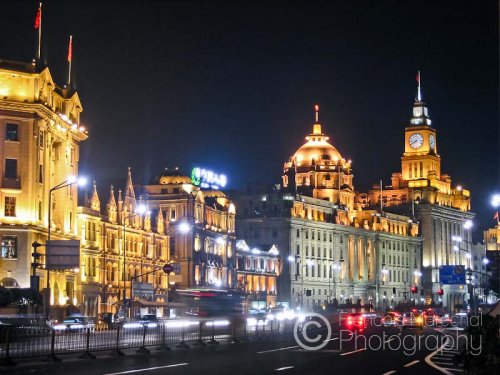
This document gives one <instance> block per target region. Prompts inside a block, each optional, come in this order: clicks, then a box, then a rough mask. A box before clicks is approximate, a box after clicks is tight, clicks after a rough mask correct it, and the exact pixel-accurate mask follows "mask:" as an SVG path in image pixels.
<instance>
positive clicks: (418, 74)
mask: <svg viewBox="0 0 500 375" xmlns="http://www.w3.org/2000/svg"><path fill="white" fill-rule="evenodd" d="M417 82H418V84H419V85H420V70H419V71H418V73H417Z"/></svg>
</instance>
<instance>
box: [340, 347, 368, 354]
mask: <svg viewBox="0 0 500 375" xmlns="http://www.w3.org/2000/svg"><path fill="white" fill-rule="evenodd" d="M365 350H366V348H363V349H358V350H353V351H352V352H347V353H340V355H349V354H354V353H357V352H362V351H365Z"/></svg>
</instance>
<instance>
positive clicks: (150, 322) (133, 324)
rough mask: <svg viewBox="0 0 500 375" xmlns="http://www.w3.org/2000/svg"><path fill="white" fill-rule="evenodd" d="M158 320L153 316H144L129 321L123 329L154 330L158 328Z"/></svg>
mask: <svg viewBox="0 0 500 375" xmlns="http://www.w3.org/2000/svg"><path fill="white" fill-rule="evenodd" d="M158 324H159V320H158V318H157V316H156V315H154V314H146V315H143V316H141V317H140V318H138V319H133V320H129V321H127V322H126V323H124V324H123V328H128V329H130V328H144V327H147V328H156V327H158Z"/></svg>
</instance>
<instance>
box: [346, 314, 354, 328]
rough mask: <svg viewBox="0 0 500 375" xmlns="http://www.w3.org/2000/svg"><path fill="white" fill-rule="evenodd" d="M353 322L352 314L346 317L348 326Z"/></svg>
mask: <svg viewBox="0 0 500 375" xmlns="http://www.w3.org/2000/svg"><path fill="white" fill-rule="evenodd" d="M353 323H354V322H353V319H352V316H350V317H348V318H347V325H348V326H352V324H353Z"/></svg>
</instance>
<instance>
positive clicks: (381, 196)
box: [380, 180, 383, 213]
mask: <svg viewBox="0 0 500 375" xmlns="http://www.w3.org/2000/svg"><path fill="white" fill-rule="evenodd" d="M382 198H383V190H382V180H380V213H382V212H383V202H382Z"/></svg>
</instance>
